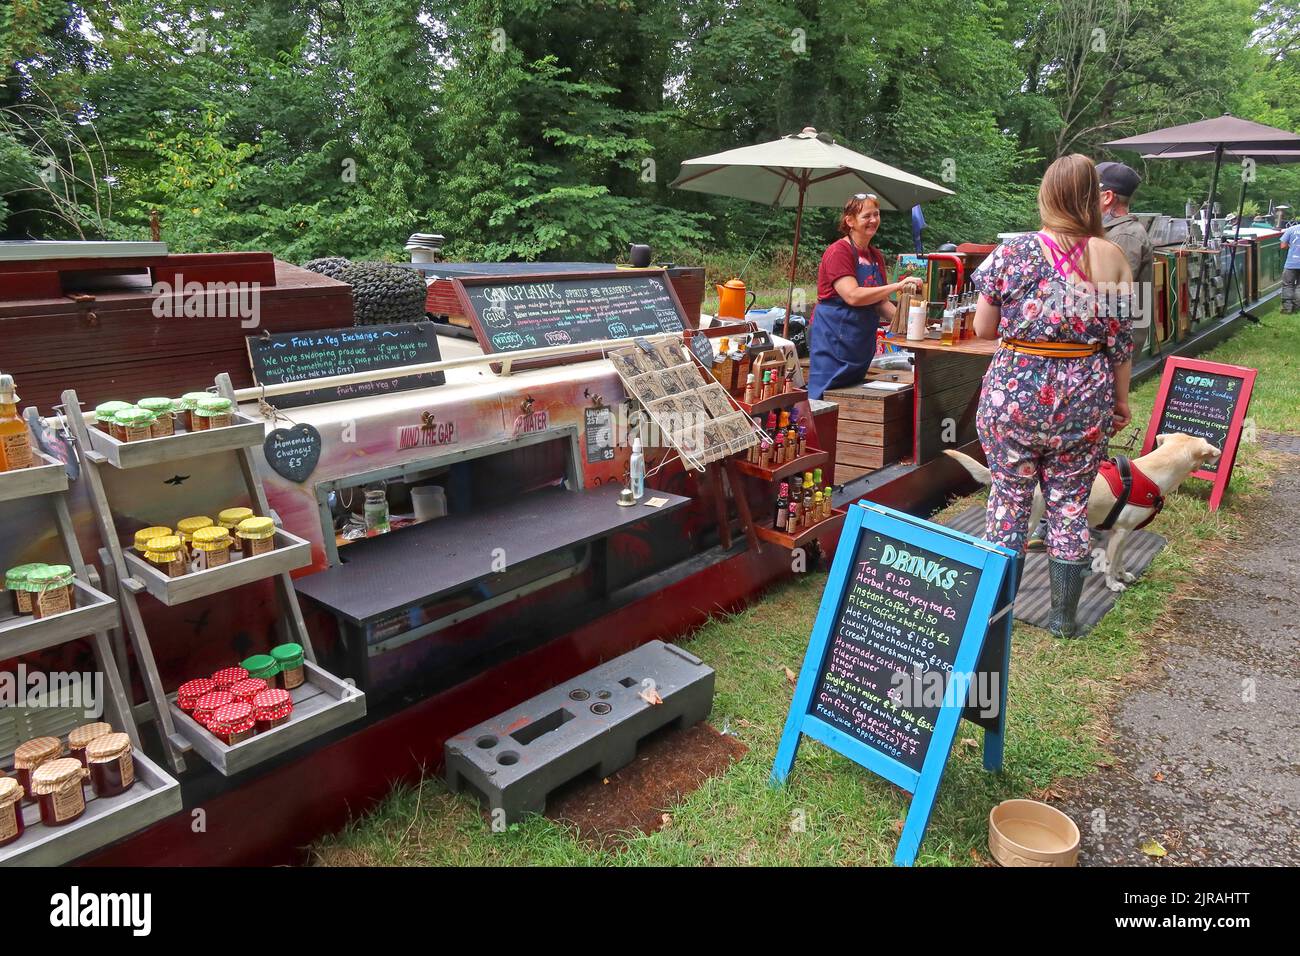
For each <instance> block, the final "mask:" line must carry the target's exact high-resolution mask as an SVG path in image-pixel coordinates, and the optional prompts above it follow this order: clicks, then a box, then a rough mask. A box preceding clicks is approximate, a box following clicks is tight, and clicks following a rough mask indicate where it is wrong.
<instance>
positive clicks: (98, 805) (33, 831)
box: [0, 750, 181, 866]
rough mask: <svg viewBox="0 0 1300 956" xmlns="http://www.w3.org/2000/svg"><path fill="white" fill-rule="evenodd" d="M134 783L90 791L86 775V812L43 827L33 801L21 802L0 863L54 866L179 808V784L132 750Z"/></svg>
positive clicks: (1, 850)
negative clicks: (17, 830) (107, 791)
mask: <svg viewBox="0 0 1300 956" xmlns="http://www.w3.org/2000/svg"><path fill="white" fill-rule="evenodd" d="M134 760H135V783H133V784H132V785H131V789H129V790H127V791H126V792H125V793H122V794H119V795H118V796H116V797H103V798H100V797H96V796H95V792H94V791H93V790H92V789H91V788H90V786H89V781H87V784H86V788H85V794H86V812H85V813H83V814H82V815H81V816H80V817H78V818H77V819H76V820H74V821H73V822H72V823H67V824H64V825H63V826H58V827H47V826H45V825H44V824H43V823H41V814H40V808H39V807H38V806H37V805H36V804H29V805H27V806H25V807H23V824H24V826H25V828H26V829H25V830H24V832H23V835H22V836H21V837H19V838H18V839H17V840H16V841H15V842H13V843H10V844H9V845H8V846H3V847H0V866H59V865H60V864H63V863H67V862H69V861H70V860H75V859H77V858H78V857H82V856H85V855H86V854H87V853H90V852H92V851H94V850H97V849H99V848H100V847H102V846H107V845H108V844H110V843H112V842H113V841H115V840H120V839H122V837H124V836H129V835H130V834H132V833H135V832H136V831H138V830H143V829H144V828H145V827H147V826H149V825H150V824H152V823H156V822H157V821H159V820H161V819H163V818H164V817H169V816H171V815H172V814H173V813H179V812H180V809H181V788H180V784H179V783H177V782H176V780H175V779H174V778H172V777H171V776H169V775H168V774H167V773H166V772H164V771H163V770H162V768H161V767H159V766H158V765H157V764H155V763H154V762H153V761H151V760H150V759H149V758H148V757H146V756H145V755H144V754H143V753H141V752H140V751H139V750H136V751H134Z"/></svg>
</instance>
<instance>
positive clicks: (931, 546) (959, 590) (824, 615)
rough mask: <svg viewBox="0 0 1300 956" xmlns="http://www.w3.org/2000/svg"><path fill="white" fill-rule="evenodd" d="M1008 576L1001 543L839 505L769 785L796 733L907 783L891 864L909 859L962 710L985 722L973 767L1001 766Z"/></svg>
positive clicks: (1010, 567) (782, 768)
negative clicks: (980, 756) (840, 523)
mask: <svg viewBox="0 0 1300 956" xmlns="http://www.w3.org/2000/svg"><path fill="white" fill-rule="evenodd" d="M1016 584H1017V581H1016V570H1015V561H1014V555H1012V553H1011V552H1010V551H1008V550H1007V549H1006V548H1003V547H1001V546H999V545H994V544H990V543H989V542H987V541H981V540H980V539H978V538H974V537H971V536H970V535H967V534H962V533H961V532H958V531H953V530H952V529H950V528H945V527H943V526H942V525H937V524H933V523H932V522H929V521H923V520H921V519H919V518H913V517H911V516H910V515H906V514H903V513H902V512H899V511H894V510H893V509H891V508H885V507H883V506H881V505H876V504H872V503H870V502H865V501H864V502H858V503H857V504H856V505H854V506H853V507H851V508H849V513H848V516H847V517H846V519H845V521H844V528H843V531H842V532H841V534H840V540H839V544H838V545H836V548H835V560H834V562H833V564H832V566H831V572H830V577H829V579H828V580H827V582H826V590H825V591H824V592H823V593H822V602H821V607H820V609H819V610H818V612H817V620H816V622H815V623H814V624H813V630H812V637H811V639H810V640H809V643H808V651H807V653H806V654H805V655H804V661H803V668H802V669H801V670H800V672H799V680H798V682H797V683H796V684H795V690H794V700H793V701H792V702H791V704H790V714H789V716H788V717H787V718H786V723H785V732H784V733H783V734H782V736H781V743H780V744H779V746H778V747H777V752H776V762H775V763H774V764H773V765H772V778H771V782H772V784H773V785H774V786H779V785H781V784H783V783H784V782H785V780H786V778H787V777H788V776H789V774H790V770H791V768H792V767H793V766H794V760H795V755H796V753H797V752H798V749H799V742H800V739H801V736H802V735H803V734H807V735H808V736H809V737H812V738H813V739H814V740H818V741H820V742H822V743H823V744H825V745H826V746H828V747H830V748H831V749H832V750H836V751H838V752H839V753H842V754H844V756H846V757H848V758H849V759H850V760H853V761H855V762H856V763H859V764H861V765H862V766H863V767H865V768H867V769H868V770H870V771H872V772H873V773H876V774H878V775H880V776H881V777H884V778H885V779H886V780H888V781H890V782H891V783H893V784H895V785H897V786H899V787H901V788H902V789H904V790H907V791H908V792H910V793H911V794H912V805H911V807H910V809H909V810H908V814H907V821H906V822H905V824H904V825H903V833H902V837H901V839H900V840H899V844H898V850H897V852H896V853H895V855H894V863H895V864H898V865H901V866H910V865H911V864H912V862H913V861H914V860H915V859H916V854H917V851H918V850H919V849H920V846H921V840H922V838H923V837H924V835H925V827H926V824H927V822H928V821H929V819H930V811H931V809H932V808H933V806H934V799H935V796H936V794H937V793H938V790H939V781H940V779H941V778H942V777H943V771H944V767H945V766H946V764H947V762H948V754H949V751H950V750H951V748H952V742H953V738H954V736H955V734H956V732H957V724H958V721H959V720H960V719H961V718H962V717H963V716H969V717H970V718H971V719H975V720H976V722H977V723H979V725H980V726H982V727H983V728H984V766H985V768H986V769H989V770H1000V769H1001V768H1002V745H1003V735H1004V728H1005V725H1006V686H1007V680H1006V678H1007V674H1008V667H1009V665H1010V657H1011V606H1012V603H1013V602H1014V600H1015V592H1016ZM972 688H973V689H974V692H973V693H972V692H971V691H972ZM968 704H969V705H970V706H968ZM976 709H978V710H980V711H982V716H980V715H979V714H977V713H976Z"/></svg>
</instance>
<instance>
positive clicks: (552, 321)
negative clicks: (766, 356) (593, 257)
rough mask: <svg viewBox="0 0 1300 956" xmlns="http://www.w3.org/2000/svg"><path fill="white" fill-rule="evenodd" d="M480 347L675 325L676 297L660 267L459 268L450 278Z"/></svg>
mask: <svg viewBox="0 0 1300 956" xmlns="http://www.w3.org/2000/svg"><path fill="white" fill-rule="evenodd" d="M453 284H454V286H455V288H456V295H457V298H459V299H460V303H461V307H462V310H463V311H464V313H465V315H467V316H469V318H470V325H471V326H473V328H474V334H475V335H476V336H477V337H478V341H479V345H481V346H482V347H483V351H484V352H488V353H497V352H520V351H523V350H525V349H539V348H545V347H547V346H548V345H569V344H571V343H581V342H598V341H601V340H602V339H628V338H633V337H635V336H639V335H657V334H659V333H662V332H681V331H683V330H684V329H685V327H686V316H685V313H684V312H683V311H682V304H681V302H679V301H678V299H677V293H676V292H674V291H673V286H672V283H671V282H670V281H669V280H668V273H667V272H665V271H663V270H662V269H656V270H640V269H638V270H635V271H619V270H614V271H610V272H590V273H578V274H574V273H569V274H566V275H563V276H557V275H519V276H462V277H459V278H457V279H455V280H454V281H453Z"/></svg>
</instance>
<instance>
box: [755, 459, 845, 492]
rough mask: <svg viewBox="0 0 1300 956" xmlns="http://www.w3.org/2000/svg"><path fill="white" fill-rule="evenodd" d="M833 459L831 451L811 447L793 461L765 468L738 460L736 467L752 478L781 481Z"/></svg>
mask: <svg viewBox="0 0 1300 956" xmlns="http://www.w3.org/2000/svg"><path fill="white" fill-rule="evenodd" d="M830 460H831V456H830V452H825V451H818V450H817V449H815V448H814V449H810V450H808V451H807V452H806V454H803V455H800V456H799V457H798V458H795V459H794V460H793V461H787V462H786V463H785V464H783V465H777V466H775V467H773V468H764V467H763V466H762V465H755V464H753V463H752V462H748V461H740V460H737V461H736V468H737V469H738V470H739V471H740V472H741V473H743V474H746V475H749V476H750V477H751V478H759V479H761V480H763V481H780V480H781V479H782V478H788V477H789V476H790V475H797V474H799V473H800V472H804V471H812V470H813V469H814V468H820V467H822V466H823V465H825V464H826V463H827V462H828V461H830ZM817 490H819V491H820V490H821V489H817Z"/></svg>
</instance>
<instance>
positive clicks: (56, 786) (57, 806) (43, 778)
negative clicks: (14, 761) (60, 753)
mask: <svg viewBox="0 0 1300 956" xmlns="http://www.w3.org/2000/svg"><path fill="white" fill-rule="evenodd" d="M87 775H88V774H87V771H86V768H85V767H83V766H82V765H81V761H80V760H75V759H73V758H72V757H63V758H60V759H58V760H49V761H46V762H45V763H43V764H41V765H40V766H39V767H37V768H36V769H35V770H33V771H32V796H33V797H35V798H36V802H37V803H38V804H39V805H40V808H41V822H42V823H43V824H45V825H46V826H47V827H59V826H63V825H64V824H67V823H71V822H72V821H73V820H75V819H77V817H79V816H81V815H82V814H83V813H85V812H86V795H85V793H83V792H82V789H81V782H82V781H83V780H84V779H85V778H86V777H87Z"/></svg>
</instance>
